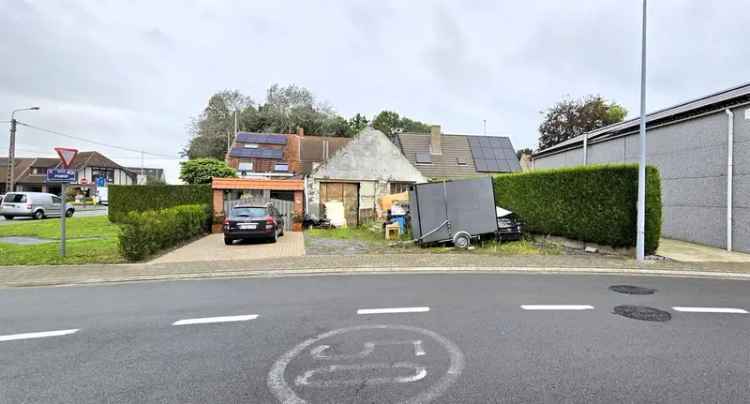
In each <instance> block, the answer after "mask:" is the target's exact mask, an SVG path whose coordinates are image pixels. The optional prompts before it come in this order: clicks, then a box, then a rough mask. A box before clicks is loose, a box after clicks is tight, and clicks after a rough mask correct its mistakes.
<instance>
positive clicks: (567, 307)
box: [521, 304, 594, 310]
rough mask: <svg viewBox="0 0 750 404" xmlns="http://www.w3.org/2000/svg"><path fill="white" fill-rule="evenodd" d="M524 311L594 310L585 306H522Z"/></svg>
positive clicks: (592, 307)
mask: <svg viewBox="0 0 750 404" xmlns="http://www.w3.org/2000/svg"><path fill="white" fill-rule="evenodd" d="M521 308H522V309H524V310H594V306H589V305H586V304H522V305H521Z"/></svg>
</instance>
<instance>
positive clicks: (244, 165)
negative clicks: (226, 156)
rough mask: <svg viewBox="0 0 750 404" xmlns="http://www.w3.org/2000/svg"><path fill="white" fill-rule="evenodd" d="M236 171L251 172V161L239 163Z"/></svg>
mask: <svg viewBox="0 0 750 404" xmlns="http://www.w3.org/2000/svg"><path fill="white" fill-rule="evenodd" d="M237 170H239V171H241V172H245V171H253V162H252V161H241V162H240V165H239V166H238V167H237Z"/></svg>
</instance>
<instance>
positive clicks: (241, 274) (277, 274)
mask: <svg viewBox="0 0 750 404" xmlns="http://www.w3.org/2000/svg"><path fill="white" fill-rule="evenodd" d="M440 273H454V274H455V273H509V274H563V275H614V276H655V277H669V278H696V279H733V280H748V281H750V274H747V273H732V272H709V271H680V270H657V269H639V268H586V269H581V268H572V267H556V268H542V267H482V266H467V267H388V268H383V267H341V268H308V269H274V270H250V271H248V270H242V269H227V270H220V271H213V272H201V273H192V274H190V273H184V274H166V275H134V276H129V277H123V278H111V279H102V278H91V279H83V280H77V281H63V280H60V281H39V282H33V281H32V282H9V283H6V284H3V285H0V288H15V287H45V286H84V285H97V284H117V283H130V282H143V281H174V280H198V279H232V278H235V279H237V278H284V277H294V276H332V275H409V274H440Z"/></svg>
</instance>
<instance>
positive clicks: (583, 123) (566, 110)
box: [539, 95, 628, 150]
mask: <svg viewBox="0 0 750 404" xmlns="http://www.w3.org/2000/svg"><path fill="white" fill-rule="evenodd" d="M627 113H628V111H627V110H626V109H625V108H624V107H623V106H621V105H619V104H617V103H615V102H614V101H612V102H608V101H607V100H605V99H604V98H602V97H601V96H598V95H596V96H595V95H589V96H587V97H585V98H582V99H569V98H566V99H563V100H562V101H559V102H557V103H556V104H555V105H553V106H552V107H551V108H549V109H548V110H547V112H546V113H545V116H544V120H543V121H542V123H541V125H539V134H540V136H539V150H544V149H546V148H548V147H550V146H553V145H556V144H558V143H560V142H563V141H565V140H567V139H570V138H573V137H576V136H578V135H580V134H583V133H586V132H589V131H592V130H594V129H599V128H601V127H604V126H607V125H611V124H613V123H618V122H622V120H623V119H624V118H625V115H627Z"/></svg>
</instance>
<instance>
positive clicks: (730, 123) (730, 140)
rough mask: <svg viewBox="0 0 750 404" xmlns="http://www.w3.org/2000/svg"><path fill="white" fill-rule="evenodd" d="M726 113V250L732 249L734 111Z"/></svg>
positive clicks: (729, 110)
mask: <svg viewBox="0 0 750 404" xmlns="http://www.w3.org/2000/svg"><path fill="white" fill-rule="evenodd" d="M724 112H726V114H727V251H732V183H733V178H734V113H733V112H732V110H731V109H729V108H727V109H725V110H724Z"/></svg>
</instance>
